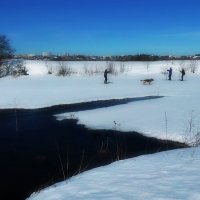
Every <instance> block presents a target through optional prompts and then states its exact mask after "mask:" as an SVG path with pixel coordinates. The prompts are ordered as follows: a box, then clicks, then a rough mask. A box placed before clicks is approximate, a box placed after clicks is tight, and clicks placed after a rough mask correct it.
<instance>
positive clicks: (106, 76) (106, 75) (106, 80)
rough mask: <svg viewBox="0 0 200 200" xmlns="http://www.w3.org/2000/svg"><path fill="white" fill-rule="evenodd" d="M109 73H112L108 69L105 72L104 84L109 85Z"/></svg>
mask: <svg viewBox="0 0 200 200" xmlns="http://www.w3.org/2000/svg"><path fill="white" fill-rule="evenodd" d="M108 73H110V70H108V69H106V70H105V71H104V79H105V80H104V83H105V84H107V83H108Z"/></svg>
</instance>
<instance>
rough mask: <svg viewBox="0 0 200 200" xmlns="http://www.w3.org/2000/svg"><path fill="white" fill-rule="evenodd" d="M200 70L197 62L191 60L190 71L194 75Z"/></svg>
mask: <svg viewBox="0 0 200 200" xmlns="http://www.w3.org/2000/svg"><path fill="white" fill-rule="evenodd" d="M197 69H198V62H197V60H191V61H190V70H191V72H192V73H195V72H196V71H197Z"/></svg>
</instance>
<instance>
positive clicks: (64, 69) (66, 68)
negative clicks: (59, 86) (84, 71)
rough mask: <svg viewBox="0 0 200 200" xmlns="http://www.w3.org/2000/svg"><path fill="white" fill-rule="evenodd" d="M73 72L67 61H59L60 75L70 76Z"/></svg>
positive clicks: (58, 73)
mask: <svg viewBox="0 0 200 200" xmlns="http://www.w3.org/2000/svg"><path fill="white" fill-rule="evenodd" d="M72 73H73V71H72V69H71V68H70V67H69V66H67V64H66V62H59V66H58V71H57V75H58V76H70V75H71V74H72Z"/></svg>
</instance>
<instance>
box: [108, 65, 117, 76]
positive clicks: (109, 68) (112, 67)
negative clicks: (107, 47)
mask: <svg viewBox="0 0 200 200" xmlns="http://www.w3.org/2000/svg"><path fill="white" fill-rule="evenodd" d="M106 68H107V69H108V70H109V71H110V73H111V74H112V75H117V74H118V73H117V69H116V67H115V63H114V62H109V63H108V64H107V67H106Z"/></svg>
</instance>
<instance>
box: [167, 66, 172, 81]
mask: <svg viewBox="0 0 200 200" xmlns="http://www.w3.org/2000/svg"><path fill="white" fill-rule="evenodd" d="M167 71H168V72H169V79H168V80H170V81H171V80H172V79H171V78H172V68H171V67H170V69H168V70H167Z"/></svg>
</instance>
